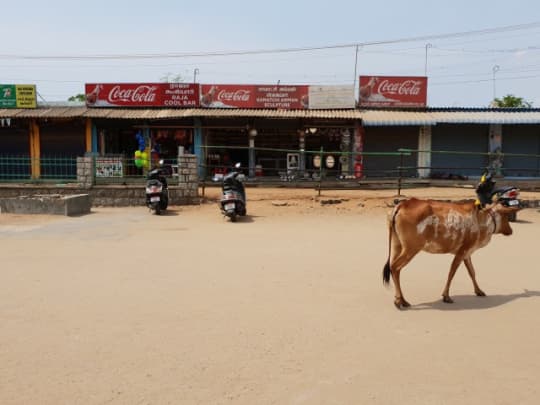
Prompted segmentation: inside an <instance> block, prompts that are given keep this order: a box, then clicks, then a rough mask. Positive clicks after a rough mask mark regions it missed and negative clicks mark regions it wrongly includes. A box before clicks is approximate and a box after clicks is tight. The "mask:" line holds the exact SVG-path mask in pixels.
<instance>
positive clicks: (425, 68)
mask: <svg viewBox="0 0 540 405" xmlns="http://www.w3.org/2000/svg"><path fill="white" fill-rule="evenodd" d="M432 46H433V45H431V44H426V59H425V61H426V63H425V65H424V76H426V77H427V53H428V52H427V51H428V49H429V48H431V47H432Z"/></svg>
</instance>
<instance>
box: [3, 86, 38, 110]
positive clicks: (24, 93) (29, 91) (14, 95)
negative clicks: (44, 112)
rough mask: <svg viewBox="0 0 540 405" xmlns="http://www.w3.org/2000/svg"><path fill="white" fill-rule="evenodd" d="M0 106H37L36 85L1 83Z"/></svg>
mask: <svg viewBox="0 0 540 405" xmlns="http://www.w3.org/2000/svg"><path fill="white" fill-rule="evenodd" d="M0 108H36V86H35V85H33V84H0Z"/></svg>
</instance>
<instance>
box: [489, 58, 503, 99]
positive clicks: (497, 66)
mask: <svg viewBox="0 0 540 405" xmlns="http://www.w3.org/2000/svg"><path fill="white" fill-rule="evenodd" d="M500 68H501V67H500V66H499V65H495V66H493V69H491V70H492V71H493V101H495V99H496V98H497V88H496V85H495V73H497V72H498V71H499V69H500Z"/></svg>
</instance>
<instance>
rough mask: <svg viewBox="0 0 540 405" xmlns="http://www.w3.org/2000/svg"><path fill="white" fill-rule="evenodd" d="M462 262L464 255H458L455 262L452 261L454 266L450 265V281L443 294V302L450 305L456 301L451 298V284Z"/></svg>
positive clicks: (447, 282)
mask: <svg viewBox="0 0 540 405" xmlns="http://www.w3.org/2000/svg"><path fill="white" fill-rule="evenodd" d="M462 261H463V255H461V254H457V255H456V256H455V257H454V260H452V264H451V265H450V272H449V273H448V280H447V281H446V286H445V287H444V290H443V293H442V297H443V301H444V302H447V303H449V304H451V303H453V302H454V300H452V298H450V284H451V283H452V279H453V278H454V275H455V274H456V270H457V269H458V267H459V265H460V264H461V262H462Z"/></svg>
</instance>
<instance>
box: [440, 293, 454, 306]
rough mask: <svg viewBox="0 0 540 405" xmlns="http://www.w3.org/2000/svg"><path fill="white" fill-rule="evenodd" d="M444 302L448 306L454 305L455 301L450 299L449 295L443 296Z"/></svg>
mask: <svg viewBox="0 0 540 405" xmlns="http://www.w3.org/2000/svg"><path fill="white" fill-rule="evenodd" d="M442 300H443V301H444V302H446V303H447V304H453V303H454V300H453V299H452V298H450V296H448V295H443V297H442Z"/></svg>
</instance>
